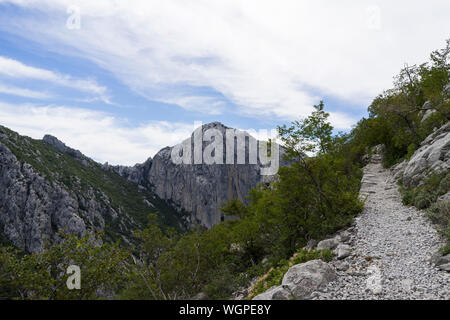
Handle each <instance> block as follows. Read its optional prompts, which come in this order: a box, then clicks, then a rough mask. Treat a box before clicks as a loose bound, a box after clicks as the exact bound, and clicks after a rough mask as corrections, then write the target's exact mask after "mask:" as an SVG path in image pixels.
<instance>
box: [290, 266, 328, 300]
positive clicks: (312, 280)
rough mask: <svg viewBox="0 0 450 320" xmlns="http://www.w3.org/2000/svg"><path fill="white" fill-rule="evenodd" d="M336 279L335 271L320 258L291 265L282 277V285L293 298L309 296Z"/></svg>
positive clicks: (299, 298)
mask: <svg viewBox="0 0 450 320" xmlns="http://www.w3.org/2000/svg"><path fill="white" fill-rule="evenodd" d="M335 279H336V272H335V271H334V269H333V268H332V267H331V266H330V265H329V264H328V263H325V262H323V261H322V260H311V261H308V262H306V263H302V264H297V265H295V266H293V267H291V268H290V269H289V270H288V272H286V274H285V275H284V277H283V281H282V286H285V287H284V288H285V290H286V289H288V291H289V292H290V293H291V294H292V296H293V298H295V299H298V300H302V299H308V298H310V295H311V293H313V292H314V291H317V290H318V289H319V288H323V287H325V286H326V285H327V284H328V283H329V282H330V281H333V280H335Z"/></svg>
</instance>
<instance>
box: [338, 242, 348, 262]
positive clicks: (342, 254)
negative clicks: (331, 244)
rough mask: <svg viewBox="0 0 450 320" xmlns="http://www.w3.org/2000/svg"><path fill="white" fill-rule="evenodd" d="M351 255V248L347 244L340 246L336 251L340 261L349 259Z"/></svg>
mask: <svg viewBox="0 0 450 320" xmlns="http://www.w3.org/2000/svg"><path fill="white" fill-rule="evenodd" d="M350 253H351V247H350V246H349V245H347V244H343V243H341V244H339V245H338V246H337V248H336V250H335V254H336V256H337V258H338V260H342V259H345V258H347V257H348V256H349V255H350Z"/></svg>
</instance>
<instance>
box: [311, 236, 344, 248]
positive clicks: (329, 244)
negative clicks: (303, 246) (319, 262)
mask: <svg viewBox="0 0 450 320" xmlns="http://www.w3.org/2000/svg"><path fill="white" fill-rule="evenodd" d="M339 240H340V238H337V237H335V238H332V239H325V240H322V241H320V242H319V243H318V244H317V250H325V249H328V250H333V249H334V248H336V247H337V246H338V245H339Z"/></svg>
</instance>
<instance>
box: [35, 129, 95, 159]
mask: <svg viewBox="0 0 450 320" xmlns="http://www.w3.org/2000/svg"><path fill="white" fill-rule="evenodd" d="M42 141H44V142H45V143H48V144H49V145H51V146H53V147H54V148H56V149H57V150H59V151H61V152H63V153H66V154H69V155H71V156H72V157H74V158H75V159H77V160H79V161H81V163H83V164H84V165H86V166H88V165H89V162H90V161H92V159H90V158H88V157H86V156H85V155H84V154H82V153H81V151H79V150H76V149H73V148H70V147H68V146H66V144H65V143H64V142H62V141H60V140H59V139H58V138H56V137H54V136H52V135H49V134H46V135H45V136H44V138H42Z"/></svg>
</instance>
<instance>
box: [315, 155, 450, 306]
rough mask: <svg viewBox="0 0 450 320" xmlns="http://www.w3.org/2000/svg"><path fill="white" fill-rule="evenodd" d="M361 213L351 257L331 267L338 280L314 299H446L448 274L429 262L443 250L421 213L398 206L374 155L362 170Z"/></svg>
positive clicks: (385, 172)
mask: <svg viewBox="0 0 450 320" xmlns="http://www.w3.org/2000/svg"><path fill="white" fill-rule="evenodd" d="M360 194H361V197H363V198H366V197H367V200H366V203H365V209H364V212H363V213H362V214H361V215H360V216H359V217H357V218H356V221H355V223H354V225H353V227H352V228H350V229H349V230H348V231H350V233H351V237H350V242H349V244H350V245H351V247H352V248H353V251H352V254H351V255H350V256H349V257H347V258H346V259H344V260H340V261H333V262H331V263H332V264H333V265H334V266H335V268H336V269H337V270H341V271H337V273H338V279H337V280H336V281H334V282H331V283H329V284H328V286H327V287H326V288H325V289H323V290H322V291H321V292H317V293H315V296H314V299H408V300H409V299H446V300H449V299H450V286H449V280H450V273H448V272H445V271H440V270H438V269H437V268H436V267H435V266H433V265H432V264H431V263H430V261H429V260H430V257H431V256H432V255H433V254H434V253H436V252H437V250H438V249H439V247H440V246H441V245H442V244H443V242H442V239H441V238H440V237H439V235H438V234H437V232H436V230H435V229H434V228H433V227H432V226H431V224H430V222H429V221H428V220H427V219H426V217H425V216H424V214H423V212H421V211H419V210H417V209H415V208H414V207H406V206H404V205H402V202H401V196H400V194H399V192H398V188H397V185H396V184H395V182H394V180H393V178H392V176H391V174H390V171H389V170H387V169H383V167H382V166H381V159H380V157H379V156H378V155H375V156H373V158H372V160H371V163H369V164H368V165H367V166H366V167H365V169H364V177H363V181H362V187H361V192H360Z"/></svg>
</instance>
